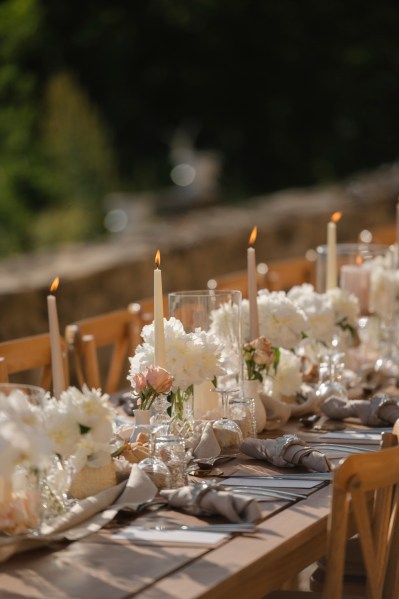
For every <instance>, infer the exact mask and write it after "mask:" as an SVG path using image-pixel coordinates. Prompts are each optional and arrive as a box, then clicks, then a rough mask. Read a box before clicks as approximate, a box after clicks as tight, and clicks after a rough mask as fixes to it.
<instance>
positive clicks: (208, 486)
mask: <svg viewBox="0 0 399 599" xmlns="http://www.w3.org/2000/svg"><path fill="white" fill-rule="evenodd" d="M222 490H223V487H221V486H220V485H218V484H217V483H212V482H211V481H209V482H207V481H202V482H201V483H198V484H196V485H195V486H194V492H193V495H192V504H193V505H197V506H199V505H200V503H201V500H202V498H203V497H204V495H206V494H207V493H209V492H210V491H222Z"/></svg>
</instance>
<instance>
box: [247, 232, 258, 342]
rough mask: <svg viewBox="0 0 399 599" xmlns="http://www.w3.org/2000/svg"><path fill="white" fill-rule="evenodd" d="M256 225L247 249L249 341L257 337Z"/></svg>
mask: <svg viewBox="0 0 399 599" xmlns="http://www.w3.org/2000/svg"><path fill="white" fill-rule="evenodd" d="M256 234H257V227H254V228H253V229H252V233H251V236H250V238H249V248H248V250H247V274H248V301H249V337H250V341H253V339H257V338H258V337H259V317H258V303H257V296H258V288H257V283H256V255H255V248H254V247H253V244H254V243H255V241H256Z"/></svg>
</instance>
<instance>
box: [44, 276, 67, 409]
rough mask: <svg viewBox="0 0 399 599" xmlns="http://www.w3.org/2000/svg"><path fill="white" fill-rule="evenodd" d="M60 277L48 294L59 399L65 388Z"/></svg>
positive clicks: (53, 361)
mask: <svg viewBox="0 0 399 599" xmlns="http://www.w3.org/2000/svg"><path fill="white" fill-rule="evenodd" d="M58 283H59V278H58V277H56V278H55V279H54V281H53V283H52V285H51V287H50V292H51V293H50V295H48V296H47V311H48V323H49V331H50V346H51V371H52V377H53V395H54V397H56V398H57V399H59V397H60V395H61V392H62V391H64V390H65V373H64V360H63V356H62V346H61V337H60V327H59V323H58V312H57V300H56V299H55V295H53V293H55V291H56V290H57V287H58Z"/></svg>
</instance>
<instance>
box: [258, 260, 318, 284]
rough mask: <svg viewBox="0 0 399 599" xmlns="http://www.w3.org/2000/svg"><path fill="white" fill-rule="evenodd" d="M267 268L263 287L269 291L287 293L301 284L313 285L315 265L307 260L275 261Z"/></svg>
mask: <svg viewBox="0 0 399 599" xmlns="http://www.w3.org/2000/svg"><path fill="white" fill-rule="evenodd" d="M268 267H269V268H268V271H267V273H266V285H265V287H267V289H270V291H288V290H289V289H291V287H294V285H302V284H303V283H311V284H312V285H314V284H315V263H314V262H311V261H310V260H308V258H289V259H285V260H275V261H272V262H270V264H269V265H268Z"/></svg>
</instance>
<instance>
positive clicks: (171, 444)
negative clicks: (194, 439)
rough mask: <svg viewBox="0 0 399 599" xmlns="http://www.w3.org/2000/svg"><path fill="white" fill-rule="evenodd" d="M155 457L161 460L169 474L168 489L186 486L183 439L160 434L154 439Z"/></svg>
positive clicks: (177, 436)
mask: <svg viewBox="0 0 399 599" xmlns="http://www.w3.org/2000/svg"><path fill="white" fill-rule="evenodd" d="M155 456H156V458H158V459H160V460H162V462H163V463H164V464H165V465H166V466H167V468H168V470H169V473H170V482H169V488H170V489H178V488H179V487H183V486H184V485H186V484H187V473H186V459H185V457H186V450H185V441H184V438H183V437H181V436H179V435H173V434H161V435H159V436H157V437H156V438H155Z"/></svg>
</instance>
